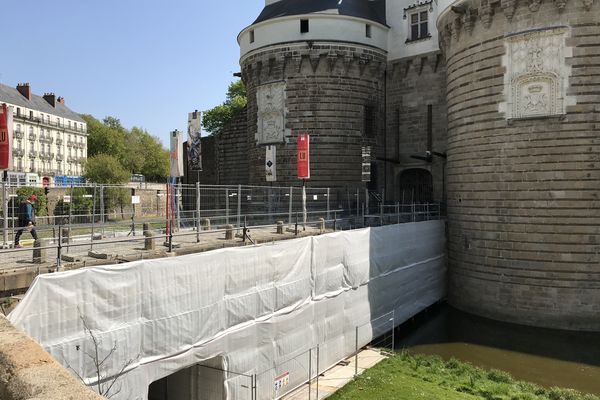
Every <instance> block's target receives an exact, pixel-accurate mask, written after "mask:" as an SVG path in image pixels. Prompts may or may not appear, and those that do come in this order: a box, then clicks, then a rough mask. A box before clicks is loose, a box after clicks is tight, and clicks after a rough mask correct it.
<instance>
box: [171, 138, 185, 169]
mask: <svg viewBox="0 0 600 400" xmlns="http://www.w3.org/2000/svg"><path fill="white" fill-rule="evenodd" d="M170 176H172V177H180V176H183V138H182V135H181V132H179V131H173V132H171V163H170Z"/></svg>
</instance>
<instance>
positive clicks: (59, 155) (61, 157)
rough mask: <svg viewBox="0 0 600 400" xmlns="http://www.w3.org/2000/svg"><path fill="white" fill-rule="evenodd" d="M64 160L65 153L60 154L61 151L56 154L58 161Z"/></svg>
mask: <svg viewBox="0 0 600 400" xmlns="http://www.w3.org/2000/svg"><path fill="white" fill-rule="evenodd" d="M62 160H64V157H63V155H62V154H60V153H58V154H57V155H56V161H62Z"/></svg>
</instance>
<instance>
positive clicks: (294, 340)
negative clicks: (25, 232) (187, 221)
mask: <svg viewBox="0 0 600 400" xmlns="http://www.w3.org/2000/svg"><path fill="white" fill-rule="evenodd" d="M444 232H445V229H444V222H443V221H429V222H421V223H407V224H400V225H389V226H384V227H378V228H367V229H361V230H354V231H345V232H337V233H332V234H326V235H321V236H316V237H307V238H300V239H294V240H290V241H284V242H276V243H275V244H269V245H260V246H251V247H244V248H228V249H222V250H216V251H212V252H207V253H201V254H194V255H189V256H181V257H175V258H171V259H158V260H144V261H138V262H133V263H129V264H123V265H115V266H106V267H95V268H86V269H81V270H75V271H69V272H64V273H58V274H49V275H41V276H39V277H37V278H36V280H35V281H34V283H33V285H32V286H31V288H30V290H29V291H28V293H27V294H26V295H25V298H24V299H23V301H22V302H21V303H20V304H19V305H18V306H17V308H16V309H15V310H14V311H13V312H12V313H11V314H10V315H9V319H10V320H11V322H12V323H13V324H15V325H16V326H17V327H19V328H21V329H23V330H24V331H25V332H27V333H28V334H29V335H30V336H31V337H33V338H34V339H35V340H37V341H38V342H39V343H41V344H42V345H43V346H44V348H46V349H47V350H48V352H50V354H51V355H53V356H54V357H55V358H56V359H57V360H58V361H59V362H62V363H64V364H65V365H68V366H69V367H71V368H72V369H74V370H75V371H77V373H78V374H79V375H80V376H81V377H83V378H84V379H85V382H86V383H87V384H89V385H93V384H94V383H95V382H96V381H97V379H98V378H97V377H98V370H97V368H96V367H95V363H94V362H93V360H90V357H88V356H87V354H93V353H95V350H98V354H101V355H106V354H108V353H109V352H110V350H111V349H112V348H113V346H115V344H116V350H115V351H114V353H113V354H112V356H111V357H109V358H108V359H107V360H106V362H105V363H104V364H103V366H102V368H103V371H101V374H100V375H101V376H102V377H105V378H103V379H111V377H115V376H118V374H119V371H121V369H122V368H123V366H125V365H126V366H127V367H126V369H125V372H126V374H125V375H124V376H122V377H121V382H120V385H119V387H120V392H119V393H118V394H116V395H115V396H114V397H113V398H114V399H146V398H148V396H149V394H150V396H151V398H163V397H160V396H159V395H160V393H159V394H158V395H157V396H158V397H157V396H155V395H156V394H157V393H156V392H155V391H159V392H160V390H161V389H160V388H159V389H157V385H158V386H160V385H161V380H162V379H163V378H165V377H172V378H173V379H175V378H176V379H177V382H180V383H181V382H184V383H185V384H178V385H174V386H175V388H176V389H174V390H177V391H178V392H177V394H176V396H177V397H172V398H178V399H186V398H190V399H191V398H193V397H192V396H193V393H196V394H197V393H198V390H204V391H206V393H209V392H210V393H213V394H214V393H220V394H222V397H223V398H227V399H246V398H249V399H253V400H257V399H272V398H277V397H279V396H281V395H282V394H283V393H282V390H281V388H284V391H287V390H288V388H289V389H291V388H294V387H297V386H299V385H301V384H303V383H304V382H306V380H307V379H309V377H310V376H311V373H312V372H311V371H315V372H316V371H319V370H320V371H324V370H326V369H327V368H329V367H331V366H333V365H335V364H337V363H338V362H339V361H340V360H343V359H344V358H346V357H348V356H350V355H352V354H354V353H355V352H356V349H357V347H362V346H364V345H366V344H368V343H370V342H371V341H373V340H374V339H375V338H377V337H380V336H381V335H382V334H384V333H385V331H386V330H390V329H391V328H392V327H393V326H396V325H399V324H400V323H402V322H404V321H405V320H406V319H408V318H410V317H412V316H413V315H415V314H416V313H418V312H419V311H421V310H423V309H425V308H426V307H428V306H429V305H431V304H433V303H435V302H436V301H438V300H440V299H442V298H443V297H444V295H445V233H444ZM390 313H392V315H393V319H392V323H389V322H388V323H382V322H381V321H386V318H388V317H387V316H388V315H389V314H390ZM83 319H84V320H87V321H88V322H89V325H90V327H91V330H92V331H93V332H94V335H95V337H96V339H97V343H98V347H99V348H98V349H95V348H94V345H93V341H92V340H90V338H89V335H86V333H85V331H84V327H83V323H82V320H83ZM387 320H388V321H389V318H388V319H387ZM357 327H358V328H357ZM313 349H315V350H314V351H318V356H317V355H316V354H315V355H314V356H313ZM317 349H318V350H317ZM307 353H310V356H309V355H308V354H307ZM317 360H318V363H319V366H318V367H316V366H314V365H315V364H313V363H316V362H317ZM309 364H311V365H310V367H309ZM208 371H211V372H208ZM282 379H283V380H284V381H285V382H286V383H287V384H286V385H283V383H282V384H281V385H280V389H279V392H274V390H275V387H277V382H278V381H279V382H282V381H281V380H282ZM163 382H164V381H163ZM149 387H150V389H149ZM192 392H193V393H192ZM165 398H166V397H165ZM200 398H202V397H200ZM209 398H210V397H209Z"/></svg>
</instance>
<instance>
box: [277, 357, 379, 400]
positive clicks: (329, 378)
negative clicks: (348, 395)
mask: <svg viewBox="0 0 600 400" xmlns="http://www.w3.org/2000/svg"><path fill="white" fill-rule="evenodd" d="M385 358H386V356H385V355H384V354H382V353H381V352H380V351H379V350H376V349H365V350H362V351H361V352H360V353H358V374H359V375H360V374H362V373H363V372H364V371H366V370H367V369H369V368H371V367H373V366H374V365H376V364H377V363H379V362H380V361H382V360H384V359H385ZM355 365H356V364H355V357H354V356H352V357H350V358H347V359H346V360H344V361H342V362H341V363H339V364H337V365H336V366H334V367H333V368H331V369H329V370H328V371H326V372H325V373H324V374H322V375H321V376H319V385H318V386H319V388H318V398H317V381H316V379H313V381H312V383H311V390H310V395H309V389H308V383H307V384H305V385H303V386H301V387H299V388H298V389H296V390H294V391H293V392H291V393H288V394H287V395H285V396H283V397H282V399H284V400H307V399H311V400H318V399H324V398H326V397H329V396H331V395H332V394H333V393H335V392H336V391H338V390H339V389H340V388H342V387H343V386H344V385H346V384H347V383H348V382H350V381H351V380H352V379H353V378H354V373H355V372H356V368H355Z"/></svg>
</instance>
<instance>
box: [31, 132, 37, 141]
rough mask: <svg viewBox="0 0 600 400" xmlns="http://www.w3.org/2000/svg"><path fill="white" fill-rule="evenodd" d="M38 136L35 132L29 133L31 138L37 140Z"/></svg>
mask: <svg viewBox="0 0 600 400" xmlns="http://www.w3.org/2000/svg"><path fill="white" fill-rule="evenodd" d="M36 138H37V136H36V134H35V133H30V134H29V140H35V139H36Z"/></svg>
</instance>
